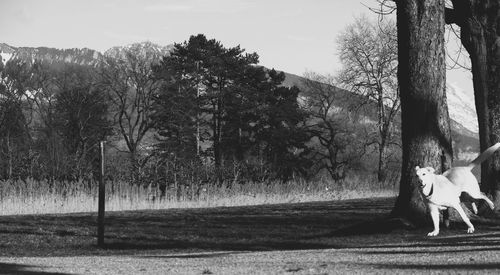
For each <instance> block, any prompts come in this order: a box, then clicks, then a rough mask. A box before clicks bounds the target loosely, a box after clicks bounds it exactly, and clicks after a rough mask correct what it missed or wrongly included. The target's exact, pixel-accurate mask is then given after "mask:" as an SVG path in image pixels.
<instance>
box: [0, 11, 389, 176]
mask: <svg viewBox="0 0 500 275" xmlns="http://www.w3.org/2000/svg"><path fill="white" fill-rule="evenodd" d="M361 20H365V22H362V21H359V22H357V23H356V24H355V25H353V26H351V27H349V28H348V29H346V32H345V33H344V34H343V36H342V37H341V39H340V41H339V43H340V45H342V47H343V50H342V51H341V58H342V60H343V62H344V63H345V65H346V68H350V69H346V70H344V72H343V73H342V74H341V75H340V77H339V78H338V79H339V80H340V83H343V84H344V88H347V89H349V90H354V91H355V92H357V95H359V96H348V95H347V94H346V91H343V90H340V89H338V88H336V87H335V86H334V84H335V83H337V82H338V81H337V80H338V79H335V80H334V79H333V78H328V77H324V76H320V75H317V74H313V73H310V74H309V75H307V79H305V80H303V81H302V82H301V83H299V86H300V90H299V88H297V87H296V86H293V87H286V86H284V85H283V82H284V80H285V75H284V74H283V73H280V72H276V71H275V70H268V69H266V68H264V67H262V66H258V55H257V54H256V53H245V51H244V50H243V49H241V48H240V47H239V46H237V47H233V48H226V47H224V46H223V45H222V44H221V43H220V42H219V41H216V40H215V39H211V40H209V39H207V38H206V37H205V36H204V35H197V36H192V37H190V39H189V40H188V41H185V42H183V43H179V44H175V45H174V47H173V48H172V49H170V50H169V51H168V52H166V51H164V50H162V49H161V48H159V47H157V46H155V45H153V44H151V43H146V44H134V45H131V46H129V47H126V48H123V49H117V48H114V49H112V50H109V51H108V52H106V53H105V55H104V56H102V57H100V60H99V62H98V65H94V63H92V64H89V65H82V64H74V63H64V62H58V61H54V60H44V59H41V60H35V61H31V60H25V59H13V60H11V61H9V62H8V63H7V64H6V66H5V67H2V68H1V81H2V82H1V83H0V84H1V85H0V93H1V96H0V104H1V109H0V111H1V112H0V119H1V120H0V127H1V131H0V139H1V144H0V147H1V151H0V154H1V155H2V158H1V160H0V168H1V169H0V175H1V177H2V178H25V177H33V178H38V179H42V178H43V179H50V180H54V179H68V180H77V179H92V178H93V171H95V167H94V165H95V164H96V157H97V156H98V154H97V149H98V148H97V144H98V141H100V140H103V139H105V140H108V141H109V142H108V144H109V145H110V146H112V149H111V150H109V152H108V155H110V159H111V161H110V163H111V167H110V168H109V169H110V171H111V176H113V177H127V179H132V180H133V181H140V180H142V179H146V180H148V181H151V180H155V179H162V180H164V179H165V178H167V181H168V180H171V179H172V178H178V177H179V173H180V171H207V169H206V168H209V169H208V170H210V173H205V175H204V179H199V178H197V179H196V180H195V181H203V180H211V181H217V182H221V181H223V180H227V179H228V177H230V178H231V179H232V180H263V179H268V178H271V179H281V180H288V179H290V178H291V177H293V176H302V177H311V176H314V175H317V174H318V171H322V170H324V171H327V172H328V173H327V174H329V175H330V176H331V177H332V178H333V179H335V180H338V179H342V178H344V177H345V176H346V173H347V171H348V170H349V169H352V168H356V169H358V170H359V169H361V170H362V169H370V168H367V167H364V168H360V167H361V166H362V162H363V160H365V164H366V163H370V162H371V161H370V160H371V159H372V158H373V157H374V154H373V153H372V150H377V151H378V154H375V155H378V159H379V165H378V168H377V170H378V175H379V180H380V181H384V180H386V171H387V170H388V165H387V163H388V161H387V160H388V159H390V157H388V156H389V155H390V154H391V153H393V154H394V155H396V156H397V155H398V154H397V152H398V148H397V147H394V148H390V146H391V145H392V144H395V142H394V140H395V139H397V135H394V133H395V131H394V130H393V128H394V127H393V122H394V119H395V116H396V113H397V112H398V110H399V101H398V99H397V92H396V91H397V89H395V88H394V83H393V79H394V66H395V62H394V51H393V50H394V49H391V48H390V47H393V46H394V43H382V44H384V45H388V46H384V47H377V48H376V49H372V46H374V45H378V44H380V43H377V41H380V39H384V37H385V38H389V37H393V36H391V33H390V32H394V30H395V28H394V25H392V30H391V29H390V25H389V24H388V25H387V26H386V27H387V29H384V30H383V31H382V32H377V30H376V29H375V28H374V27H373V28H372V29H367V28H366V23H367V22H366V19H361ZM368 25H370V24H368ZM392 35H393V33H392ZM393 42H394V41H393ZM388 47H389V48H388ZM368 51H369V52H368ZM367 52H368V54H367ZM388 53H390V54H389V55H388ZM359 58H366V59H365V60H358V59H359ZM356 60H357V61H356ZM367 62H371V63H372V64H374V65H373V66H375V67H364V65H365V64H366V63H367ZM376 70H378V72H375V71H376ZM374 74H375V75H374ZM373 76H375V78H373ZM365 79H373V80H374V82H373V83H367V82H366V81H365ZM391 93H392V94H391ZM346 98H348V99H349V100H346ZM374 110H375V111H374ZM373 117H376V118H377V119H375V121H374V122H373V121H372V118H373ZM358 121H364V123H361V124H360V123H357V122H358ZM394 159H397V157H395V158H394ZM368 166H369V165H368ZM159 171H161V172H159ZM228 171H229V174H230V175H228ZM193 174H194V173H193V172H191V173H190V176H191V179H190V180H191V181H192V180H193ZM198 176H199V175H197V177H198Z"/></svg>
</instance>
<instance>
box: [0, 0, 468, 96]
mask: <svg viewBox="0 0 500 275" xmlns="http://www.w3.org/2000/svg"><path fill="white" fill-rule="evenodd" d="M375 4H376V1H375V0H0V14H1V16H0V33H1V36H0V37H1V38H0V42H5V43H7V44H10V45H12V46H17V47H19V46H30V47H38V46H47V47H55V48H82V47H87V48H91V49H96V50H99V51H101V52H103V51H105V50H107V49H109V48H110V47H113V46H120V45H127V44H131V43H134V42H141V41H151V42H154V43H157V44H160V45H168V44H172V43H174V42H178V43H179V42H183V41H185V40H187V39H189V36H190V35H195V34H198V33H203V34H205V35H206V36H207V37H208V38H209V39H211V38H215V39H217V40H220V41H221V42H222V43H223V44H224V46H226V47H232V46H236V45H240V46H241V47H242V48H244V49H246V50H247V52H257V53H258V54H259V55H260V63H261V64H262V65H264V66H266V67H269V68H276V69H279V70H284V71H287V72H290V73H294V74H297V75H302V74H303V73H304V72H306V71H314V72H318V73H322V74H335V72H336V70H338V69H339V64H338V63H339V62H338V59H337V51H336V48H335V46H336V38H337V36H338V34H339V32H341V31H342V30H343V29H344V28H345V27H346V25H347V24H350V23H352V22H353V21H354V18H355V17H358V16H360V15H361V14H366V15H367V16H368V17H373V18H376V15H375V14H373V13H372V12H370V11H369V10H368V8H367V7H366V6H374V5H375ZM449 81H451V82H455V83H457V84H458V85H460V86H461V87H463V88H464V89H468V87H467V85H469V84H468V83H469V82H470V77H469V76H468V74H464V73H460V72H453V73H452V74H449Z"/></svg>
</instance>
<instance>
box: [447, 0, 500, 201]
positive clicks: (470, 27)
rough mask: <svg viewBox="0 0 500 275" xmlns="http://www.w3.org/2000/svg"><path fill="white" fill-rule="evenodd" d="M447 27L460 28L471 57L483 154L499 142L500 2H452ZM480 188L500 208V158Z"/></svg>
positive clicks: (484, 172)
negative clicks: (490, 196)
mask: <svg viewBox="0 0 500 275" xmlns="http://www.w3.org/2000/svg"><path fill="white" fill-rule="evenodd" d="M452 2H453V9H447V10H446V23H448V24H453V23H455V24H457V25H458V26H460V30H461V32H460V38H461V42H462V45H463V46H464V47H465V49H466V50H467V52H468V53H469V55H470V59H471V65H472V76H473V78H472V81H473V85H474V95H475V102H476V112H477V116H478V124H479V144H480V148H481V152H482V151H484V150H486V149H487V148H488V147H490V146H491V145H493V144H494V143H496V142H499V141H500V28H499V26H500V0H453V1H452ZM481 187H482V189H483V190H487V191H489V192H490V193H492V194H493V195H494V199H495V205H499V204H500V155H499V154H495V155H494V156H493V158H491V159H490V160H488V161H486V162H484V163H483V164H482V166H481Z"/></svg>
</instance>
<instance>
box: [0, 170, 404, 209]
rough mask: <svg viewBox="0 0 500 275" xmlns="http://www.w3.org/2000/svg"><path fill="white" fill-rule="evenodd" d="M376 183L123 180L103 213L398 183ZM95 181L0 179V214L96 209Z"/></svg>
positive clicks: (334, 194) (321, 195)
mask: <svg viewBox="0 0 500 275" xmlns="http://www.w3.org/2000/svg"><path fill="white" fill-rule="evenodd" d="M393 182H396V181H394V179H393V180H392V181H391V182H385V183H377V181H376V180H375V179H369V178H366V177H350V178H348V179H345V180H343V181H340V182H333V181H329V180H317V181H304V180H295V181H291V182H288V183H280V182H264V183H244V184H231V185H230V184H223V185H222V186H217V185H213V184H206V185H201V186H194V185H187V186H179V187H177V188H167V189H166V191H165V193H164V195H163V196H162V195H161V191H160V190H159V189H158V188H156V187H151V186H149V187H142V186H136V185H131V184H129V183H127V182H123V181H121V182H107V183H106V211H121V210H140V209H169V208H193V207H217V206H242V205H258V204H274V203H295V202H309V201H330V200H344V199H355V198H373V197H389V196H395V195H396V192H397V186H396V185H395V184H393ZM97 194H98V193H97V183H90V184H89V183H86V182H56V183H53V184H50V183H49V182H47V181H34V180H27V181H11V180H9V181H0V214H1V215H18V214H41V213H71V212H93V211H97Z"/></svg>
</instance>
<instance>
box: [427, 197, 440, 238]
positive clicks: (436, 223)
mask: <svg viewBox="0 0 500 275" xmlns="http://www.w3.org/2000/svg"><path fill="white" fill-rule="evenodd" d="M429 210H430V211H431V218H432V223H433V224H434V231H432V232H429V234H427V236H430V237H432V236H437V235H438V234H439V208H438V207H437V205H434V204H429Z"/></svg>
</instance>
